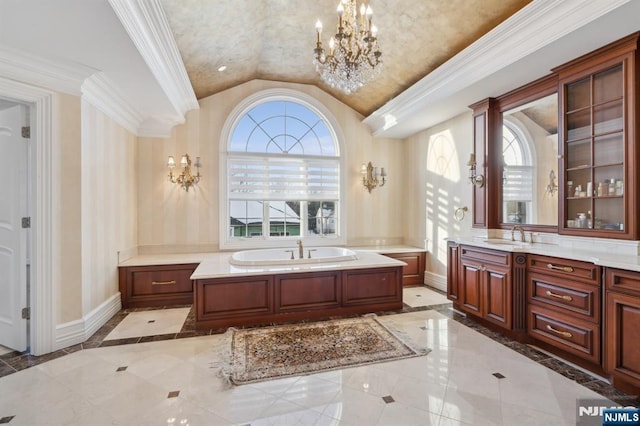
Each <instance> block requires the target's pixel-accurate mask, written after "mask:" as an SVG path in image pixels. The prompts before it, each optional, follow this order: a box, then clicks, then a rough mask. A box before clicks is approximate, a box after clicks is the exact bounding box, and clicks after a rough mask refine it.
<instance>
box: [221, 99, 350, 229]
mask: <svg viewBox="0 0 640 426" xmlns="http://www.w3.org/2000/svg"><path fill="white" fill-rule="evenodd" d="M227 188H228V189H227V196H228V203H229V204H228V206H229V210H228V212H229V217H228V221H229V222H228V229H229V237H230V238H261V239H272V238H282V237H312V236H331V235H336V234H337V233H338V232H339V229H338V228H339V227H338V223H339V220H338V215H339V207H340V206H339V204H340V157H339V149H338V144H337V141H336V140H335V137H334V133H333V132H332V131H331V129H330V128H329V125H328V123H327V122H326V120H325V119H324V118H323V117H321V116H320V114H319V113H317V112H315V111H313V110H312V109H311V108H310V107H308V106H306V105H303V104H301V103H298V102H293V101H289V100H286V101H283V100H269V101H266V102H262V103H260V104H258V105H256V106H253V107H252V108H251V109H250V110H248V111H247V112H246V113H245V114H244V115H242V116H241V117H240V119H239V120H238V121H237V123H236V125H235V127H234V128H233V130H232V132H231V139H230V141H229V143H228V152H227Z"/></svg>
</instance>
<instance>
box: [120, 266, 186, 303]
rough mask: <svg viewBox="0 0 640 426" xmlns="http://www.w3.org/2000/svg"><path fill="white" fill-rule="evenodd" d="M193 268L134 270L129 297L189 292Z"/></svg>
mask: <svg viewBox="0 0 640 426" xmlns="http://www.w3.org/2000/svg"><path fill="white" fill-rule="evenodd" d="M192 273H193V269H175V270H149V271H134V272H133V273H132V274H131V275H132V280H131V290H130V293H129V296H130V297H135V296H146V295H159V294H169V293H191V292H193V284H192V283H191V274H192Z"/></svg>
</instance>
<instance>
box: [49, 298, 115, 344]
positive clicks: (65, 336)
mask: <svg viewBox="0 0 640 426" xmlns="http://www.w3.org/2000/svg"><path fill="white" fill-rule="evenodd" d="M120 309H122V302H121V300H120V292H118V293H116V294H114V295H113V296H111V297H110V298H109V299H107V300H106V301H105V302H104V303H102V304H101V305H100V306H98V307H97V308H96V309H94V310H93V311H91V312H89V313H88V314H87V315H85V316H84V318H82V319H79V320H75V321H70V322H67V323H64V324H59V325H57V326H56V330H55V338H54V344H53V346H54V347H53V350H54V351H57V350H59V349H64V348H67V347H69V346H73V345H77V344H80V343H83V342H85V341H87V339H89V337H91V336H92V335H93V333H95V332H96V331H98V330H99V329H100V327H102V326H103V325H105V324H106V323H107V321H109V320H110V319H111V318H112V317H113V316H114V315H115V314H117V313H118V312H119V311H120Z"/></svg>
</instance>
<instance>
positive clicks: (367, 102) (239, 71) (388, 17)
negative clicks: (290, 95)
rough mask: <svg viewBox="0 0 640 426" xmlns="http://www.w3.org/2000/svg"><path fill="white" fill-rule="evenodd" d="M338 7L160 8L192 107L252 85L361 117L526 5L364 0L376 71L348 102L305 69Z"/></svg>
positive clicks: (177, 2) (322, 2)
mask: <svg viewBox="0 0 640 426" xmlns="http://www.w3.org/2000/svg"><path fill="white" fill-rule="evenodd" d="M338 1H339V0H313V1H302V2H300V1H298V2H293V1H290V0H262V1H256V0H217V1H210V0H192V1H188V2H186V1H184V0H161V4H162V8H163V9H164V11H165V13H166V17H167V20H168V22H169V26H170V27H171V30H172V32H173V35H174V38H175V40H176V43H177V45H178V49H179V51H180V54H181V56H182V60H183V61H184V64H185V67H186V70H187V73H188V76H189V80H190V81H191V84H192V86H193V89H194V91H195V94H196V97H197V98H198V99H201V98H204V97H207V96H209V95H212V94H214V93H218V92H220V91H222V90H225V89H228V88H230V87H233V86H236V85H238V84H241V83H244V82H246V81H249V80H252V79H256V78H259V79H264V80H277V81H288V82H296V83H305V84H314V85H317V86H319V87H320V88H322V89H323V90H325V91H327V92H329V93H330V94H332V95H333V96H334V97H336V98H338V99H340V100H341V101H342V102H343V103H345V104H347V105H349V106H350V107H352V108H353V109H355V110H356V111H358V112H360V113H361V114H362V115H364V116H367V115H369V114H370V113H372V112H373V111H375V110H376V109H378V108H379V107H381V106H382V105H384V104H385V103H386V102H387V101H388V100H389V99H391V98H394V97H395V96H397V95H398V94H399V93H401V92H403V91H404V90H406V89H407V88H408V87H410V86H411V85H413V84H414V83H416V82H417V81H418V80H420V79H421V78H422V77H424V76H425V75H427V74H429V73H430V72H431V71H433V70H434V69H435V68H437V67H438V66H440V65H442V64H443V63H444V62H446V61H447V60H448V59H450V58H451V57H453V56H454V55H456V54H457V53H459V52H460V51H461V50H463V49H464V48H465V47H467V46H469V45H470V44H471V43H473V42H474V41H475V40H477V39H478V38H480V37H481V36H483V35H484V34H486V33H487V32H488V31H490V30H491V29H493V28H494V27H496V26H497V25H498V24H500V23H501V22H503V21H504V20H506V19H507V18H509V17H510V16H511V15H513V14H514V13H515V12H517V11H518V10H519V9H521V8H522V7H524V6H525V5H527V4H528V3H530V1H531V0H422V1H415V0H370V1H369V5H370V6H371V7H372V9H373V12H374V15H373V20H374V23H375V24H376V26H377V27H378V30H379V31H378V39H379V44H380V50H381V51H382V59H383V68H382V71H381V73H380V74H379V75H378V76H377V77H376V78H375V80H373V81H372V82H371V83H369V84H367V85H366V86H365V87H363V88H361V89H359V90H358V91H357V92H355V93H353V94H350V95H346V94H344V93H342V92H341V91H339V90H336V89H333V88H331V87H330V86H328V85H327V84H325V83H324V82H322V81H321V80H320V78H319V76H318V74H317V73H316V72H315V68H314V65H313V63H312V59H313V48H314V47H315V37H316V35H315V22H316V20H317V19H320V20H321V21H322V23H323V25H324V28H325V31H324V44H325V45H327V43H328V39H329V37H330V34H334V33H335V25H336V23H337V14H336V12H335V11H336V6H337V5H338ZM359 4H360V2H358V5H359ZM222 65H226V67H227V68H226V70H225V71H224V72H218V71H217V69H218V67H220V66H222Z"/></svg>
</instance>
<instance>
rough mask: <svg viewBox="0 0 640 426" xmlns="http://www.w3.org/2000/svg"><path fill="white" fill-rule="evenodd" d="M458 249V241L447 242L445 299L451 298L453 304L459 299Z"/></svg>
mask: <svg viewBox="0 0 640 426" xmlns="http://www.w3.org/2000/svg"><path fill="white" fill-rule="evenodd" d="M459 251H460V247H459V246H458V243H456V242H455V241H448V242H447V299H449V300H451V301H452V302H453V303H454V305H457V304H458V301H459V300H460V280H459V279H458V274H459V272H460V267H459V263H460V262H459V258H460V255H459Z"/></svg>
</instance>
